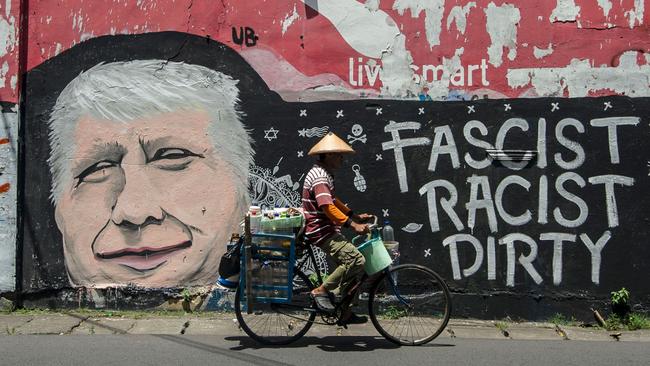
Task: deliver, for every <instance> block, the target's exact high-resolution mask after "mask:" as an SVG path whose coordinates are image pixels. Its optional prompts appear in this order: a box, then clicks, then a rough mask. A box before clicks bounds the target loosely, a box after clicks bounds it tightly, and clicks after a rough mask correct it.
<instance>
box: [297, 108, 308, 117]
mask: <svg viewBox="0 0 650 366" xmlns="http://www.w3.org/2000/svg"><path fill="white" fill-rule="evenodd" d="M299 117H307V110H306V109H301V110H300V116H299Z"/></svg>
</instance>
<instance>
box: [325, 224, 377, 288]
mask: <svg viewBox="0 0 650 366" xmlns="http://www.w3.org/2000/svg"><path fill="white" fill-rule="evenodd" d="M320 248H321V249H322V250H323V252H325V254H327V256H328V257H329V258H331V259H332V261H333V262H334V264H335V265H336V266H337V267H336V269H335V270H334V272H332V273H331V274H330V275H329V276H328V277H327V279H326V280H325V282H324V283H323V286H324V287H325V289H326V290H327V291H329V292H332V293H334V294H335V295H341V296H345V293H346V291H347V290H348V289H349V288H350V286H352V285H354V284H355V282H356V281H357V280H358V279H359V278H360V277H361V275H362V274H363V265H364V264H365V263H366V259H365V258H364V257H363V255H362V254H361V253H360V252H359V250H357V248H356V247H355V246H354V245H352V243H350V242H349V241H348V240H347V239H346V238H345V236H343V235H341V234H334V235H332V237H331V238H329V239H327V240H326V241H325V243H324V244H322V245H321V246H320Z"/></svg>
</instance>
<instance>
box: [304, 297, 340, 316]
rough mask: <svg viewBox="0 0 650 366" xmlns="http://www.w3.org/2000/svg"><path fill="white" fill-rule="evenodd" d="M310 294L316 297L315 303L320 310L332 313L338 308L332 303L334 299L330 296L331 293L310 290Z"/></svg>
mask: <svg viewBox="0 0 650 366" xmlns="http://www.w3.org/2000/svg"><path fill="white" fill-rule="evenodd" d="M309 296H310V297H311V298H312V299H314V303H315V304H316V307H317V308H318V310H320V311H324V312H327V313H332V312H334V310H336V308H335V307H334V304H332V299H331V298H330V295H329V294H328V293H322V292H321V293H318V292H317V293H313V292H310V293H309Z"/></svg>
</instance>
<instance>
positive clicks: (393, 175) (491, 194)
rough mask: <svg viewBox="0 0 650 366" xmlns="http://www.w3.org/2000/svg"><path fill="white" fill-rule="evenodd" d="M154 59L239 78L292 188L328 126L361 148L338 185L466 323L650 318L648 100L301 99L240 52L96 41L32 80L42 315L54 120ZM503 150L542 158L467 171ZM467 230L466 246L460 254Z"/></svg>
mask: <svg viewBox="0 0 650 366" xmlns="http://www.w3.org/2000/svg"><path fill="white" fill-rule="evenodd" d="M150 58H157V59H160V58H163V59H169V60H173V61H184V62H188V63H196V64H201V65H205V66H208V67H211V68H214V69H216V70H219V71H223V72H225V73H227V74H230V75H232V76H233V77H234V78H236V79H239V80H240V83H239V87H240V89H241V91H242V98H241V99H242V108H243V110H244V111H245V113H246V117H245V121H244V122H245V124H246V125H247V127H248V128H249V129H250V130H251V136H252V138H253V140H254V141H255V144H254V148H255V151H256V158H255V164H256V165H257V166H259V167H262V168H268V169H271V170H275V171H276V174H275V176H276V177H280V176H285V175H289V176H290V179H291V182H298V181H300V183H301V178H302V176H303V174H304V173H305V172H306V171H307V170H308V169H309V168H310V166H311V164H312V163H313V159H312V158H311V157H308V156H307V152H308V151H309V149H310V148H311V146H313V145H314V144H315V143H316V142H317V141H318V138H319V135H320V132H321V131H323V130H325V127H326V129H327V130H329V131H333V132H335V133H336V134H338V135H339V136H340V137H342V138H344V139H346V140H348V141H350V143H351V144H352V147H353V148H355V150H356V151H357V153H356V154H355V155H352V156H350V157H349V158H348V159H347V161H346V163H345V164H344V166H343V168H341V170H340V171H339V172H336V173H335V179H336V190H337V195H338V196H340V197H341V198H342V199H343V200H344V201H346V202H348V203H349V204H350V206H352V207H353V208H354V209H355V210H356V211H358V212H359V211H368V212H371V213H375V214H378V215H380V216H382V217H384V218H385V219H388V220H390V222H391V225H392V226H393V227H394V228H395V230H396V236H397V240H399V241H400V250H401V253H402V257H401V261H402V263H406V262H412V263H418V264H422V265H425V266H427V267H430V268H432V269H434V270H436V271H438V272H439V273H441V274H442V275H443V277H444V278H446V279H447V280H448V281H449V284H450V286H451V287H452V289H453V290H454V292H455V293H456V296H455V298H454V303H455V309H456V310H455V313H456V315H472V316H481V317H499V316H504V315H515V316H522V317H526V318H530V319H533V318H543V317H545V316H549V315H551V314H553V313H554V312H556V311H564V310H568V311H571V312H574V313H577V314H583V315H584V314H587V312H588V308H589V306H590V305H591V306H595V305H602V304H604V303H605V302H606V300H607V299H608V297H609V293H610V291H613V290H618V289H619V288H621V287H623V286H625V287H626V288H628V289H629V290H630V291H631V293H632V296H633V301H634V302H636V303H637V304H638V306H641V307H645V308H646V309H647V307H648V306H649V304H650V284H648V283H647V281H644V280H643V279H644V278H646V277H647V275H646V274H647V273H648V271H649V270H650V264H649V261H648V259H650V249H649V247H648V246H647V240H646V237H647V227H648V225H647V224H648V220H649V214H648V207H649V203H650V202H648V201H649V200H650V195H649V194H648V193H647V189H646V187H647V186H648V175H649V174H648V169H649V168H648V164H649V163H648V160H649V159H648V155H649V154H648V146H647V144H646V139H647V136H648V122H649V121H648V118H647V116H648V115H649V113H648V112H649V109H650V107H648V98H627V97H603V98H580V99H562V98H539V99H511V100H478V101H467V102H431V101H426V102H419V101H397V100H358V101H324V102H316V103H288V102H284V101H282V100H281V99H280V98H279V97H278V96H277V95H276V94H275V93H273V92H271V91H269V90H268V88H267V87H266V85H265V84H264V83H263V81H262V80H261V78H260V77H259V76H258V75H257V74H256V73H255V72H254V71H253V70H252V68H251V67H250V66H249V65H248V64H246V63H245V61H244V60H243V59H242V58H241V57H239V56H238V55H237V54H236V53H235V52H234V51H232V50H230V49H228V48H227V47H225V46H223V45H221V44H218V43H216V42H214V41H210V40H208V39H204V38H200V37H196V36H190V35H185V34H181V33H172V32H164V33H154V34H146V35H132V36H109V37H100V38H96V39H92V40H89V41H87V42H84V43H81V44H79V45H77V46H75V47H73V48H72V49H70V50H68V51H66V52H64V53H62V54H61V55H59V56H57V57H55V58H53V59H51V60H49V61H47V62H46V63H44V64H42V65H40V66H39V67H37V68H35V69H33V70H32V71H30V73H29V74H28V76H27V84H26V85H27V91H26V92H27V96H26V113H25V115H24V116H23V118H24V120H23V122H24V123H25V135H24V136H23V138H24V141H25V146H26V149H25V151H24V154H23V155H22V156H21V164H24V170H25V180H24V181H25V185H24V189H25V192H24V195H23V197H24V201H23V202H22V212H21V213H20V214H22V215H24V216H23V217H24V227H23V254H22V260H23V273H22V278H23V291H24V292H26V293H28V297H29V298H30V299H31V300H30V301H32V302H34V303H39V302H41V301H44V300H45V299H51V298H52V297H53V296H54V297H59V296H57V295H55V294H56V293H57V291H70V288H69V287H70V285H69V283H68V281H67V277H66V274H65V268H64V265H63V260H62V249H61V239H60V233H59V232H58V230H57V229H56V224H55V223H54V218H53V208H52V206H51V204H50V203H49V200H48V195H49V187H50V179H51V178H50V175H49V170H48V168H47V164H46V159H47V157H48V156H49V147H48V142H47V126H46V121H47V119H48V118H49V111H50V109H51V107H52V105H53V104H54V101H55V100H56V97H57V96H58V94H59V93H60V91H61V89H62V88H63V87H64V86H65V85H66V84H67V83H68V82H69V81H70V80H71V79H72V78H74V77H75V76H76V75H78V74H79V72H81V71H82V70H85V69H88V68H90V67H92V66H94V65H96V64H97V63H99V62H102V61H104V62H109V61H117V60H134V59H150ZM314 128H316V129H314ZM499 140H501V142H502V146H499V145H501V144H500V143H499V142H498V141H499ZM481 141H482V142H481ZM540 141H545V143H544V142H540ZM495 145H497V146H495ZM499 148H500V149H501V150H507V152H509V154H510V156H511V157H512V156H515V157H519V158H521V156H519V155H522V154H523V152H526V151H527V152H529V153H528V155H526V157H525V158H526V159H528V158H530V159H531V160H529V161H528V160H526V161H524V162H521V161H515V162H514V163H516V164H520V165H521V167H518V168H512V167H508V164H512V162H510V163H509V162H505V163H502V162H499V161H492V160H487V161H486V163H485V164H484V165H485V166H484V167H472V163H471V160H469V161H470V162H468V159H467V160H466V156H469V157H471V159H473V160H475V161H483V160H484V159H488V156H489V155H493V156H494V155H496V154H498V152H497V151H492V150H498V149H499ZM513 150H516V151H513ZM583 152H584V154H583ZM517 154H519V155H517ZM400 155H401V156H400ZM558 162H559V163H558ZM276 167H277V169H274V168H276ZM400 172H403V174H402V173H400ZM400 181H401V183H400ZM544 182H545V183H544ZM497 191H502V193H503V194H502V196H501V195H499V196H500V198H501V199H496V198H497ZM452 193H454V194H455V197H456V199H455V202H454V200H453V199H452ZM434 195H435V197H434ZM450 200H451V201H450ZM441 202H442V203H445V202H448V206H450V207H449V208H448V209H447V210H445V207H444V205H441ZM447 211H449V212H452V211H453V213H452V214H450V213H449V212H447ZM435 212H437V215H436V214H435ZM455 215H456V216H457V219H455V218H454V216H455ZM491 215H493V222H492V224H490V220H489V217H490V216H491ZM508 215H509V216H508ZM528 215H529V218H528ZM472 216H473V217H474V220H473V221H474V224H473V227H470V226H471V224H470V221H472V219H471V217H472ZM558 218H559V220H558ZM562 218H564V219H562ZM517 220H519V221H517ZM436 223H437V224H436ZM457 234H463V235H464V236H456V238H457V239H458V241H456V242H454V241H453V240H452V238H453V237H454V235H457ZM554 238H563V239H564V241H563V242H560V241H559V239H556V240H555V241H554ZM472 240H473V241H474V243H475V244H476V246H475V245H473V244H472V243H471V241H472ZM445 243H446V245H445ZM477 253H480V254H479V259H480V261H477ZM160 293H161V292H160V290H157V289H150V290H146V291H142V292H140V293H138V294H139V295H138V296H144V297H147V296H149V297H150V298H152V299H157V298H159V296H160ZM59 298H61V297H59ZM55 302H56V301H55ZM154 302H155V301H154ZM62 303H68V302H66V301H62ZM136 303H141V304H148V303H149V302H147V301H141V302H136Z"/></svg>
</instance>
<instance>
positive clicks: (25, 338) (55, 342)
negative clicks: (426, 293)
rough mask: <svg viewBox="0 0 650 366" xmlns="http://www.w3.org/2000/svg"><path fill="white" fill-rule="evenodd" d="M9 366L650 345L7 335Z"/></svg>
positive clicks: (293, 361)
mask: <svg viewBox="0 0 650 366" xmlns="http://www.w3.org/2000/svg"><path fill="white" fill-rule="evenodd" d="M0 364H1V365H12V366H13V365H120V366H124V365H156V366H159V365H206V364H213V365H232V366H234V365H271V366H274V365H318V366H326V365H337V366H340V365H355V366H356V365H399V366H405V365H495V366H496V365H499V366H501V365H563V366H566V365H589V366H594V365H608V366H611V365H648V364H650V350H649V349H648V343H637V342H581V341H539V340H535V341H516V340H487V339H485V340H484V339H458V338H454V339H449V338H447V339H441V340H438V341H434V342H432V343H431V344H428V345H426V346H421V347H397V346H395V345H393V344H391V343H389V342H387V341H385V340H383V339H382V338H378V337H347V336H330V337H323V338H317V337H309V336H307V337H304V338H303V339H301V340H300V341H299V342H297V343H295V344H293V345H291V346H284V347H278V348H263V347H260V346H258V345H257V344H255V343H253V342H252V341H251V340H250V339H249V338H247V337H246V336H244V335H241V336H239V335H238V336H232V337H226V338H223V337H218V336H187V335H178V336H177V335H128V334H127V335H93V336H70V335H61V336H58V335H22V336H0Z"/></svg>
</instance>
